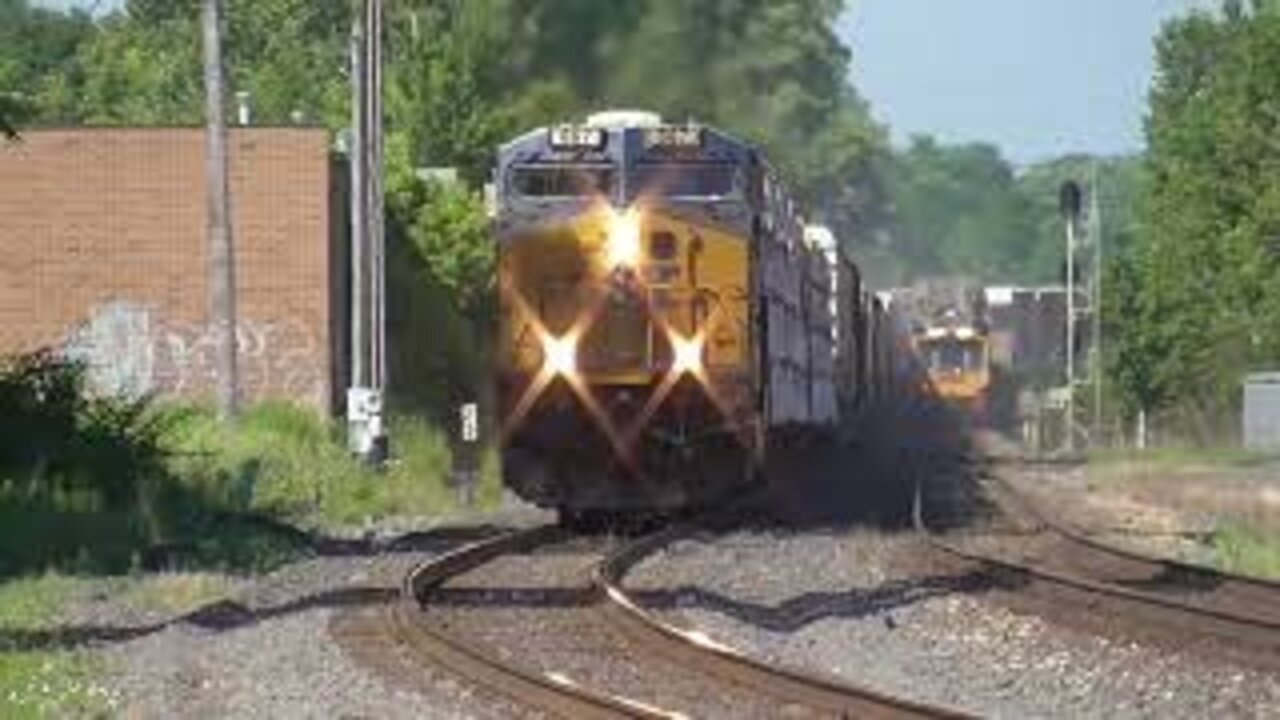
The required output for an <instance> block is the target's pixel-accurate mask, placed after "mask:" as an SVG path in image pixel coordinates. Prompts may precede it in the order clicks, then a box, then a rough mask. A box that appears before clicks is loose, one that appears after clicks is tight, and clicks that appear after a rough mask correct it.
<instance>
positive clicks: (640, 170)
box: [633, 162, 740, 198]
mask: <svg viewBox="0 0 1280 720" xmlns="http://www.w3.org/2000/svg"><path fill="white" fill-rule="evenodd" d="M634 177H635V179H634V181H633V184H634V185H635V186H636V187H637V188H639V191H640V193H641V194H645V195H656V196H661V197H688V198H712V197H727V196H732V195H736V194H737V193H738V189H739V187H740V183H739V182H738V177H739V174H738V169H737V167H735V166H733V165H728V164H724V163H715V164H713V163H670V162H668V163H645V164H641V165H637V166H636V169H635V175H634Z"/></svg>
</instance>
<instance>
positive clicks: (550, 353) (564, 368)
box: [542, 335, 578, 376]
mask: <svg viewBox="0 0 1280 720" xmlns="http://www.w3.org/2000/svg"><path fill="white" fill-rule="evenodd" d="M542 354H543V358H544V359H543V362H544V363H545V364H546V366H547V368H548V369H550V370H551V371H552V372H554V373H555V374H557V375H566V376H567V375H573V374H574V373H575V372H577V371H578V343H577V341H576V339H575V338H573V337H572V336H566V337H552V336H550V335H548V336H546V337H544V338H543V339H542Z"/></svg>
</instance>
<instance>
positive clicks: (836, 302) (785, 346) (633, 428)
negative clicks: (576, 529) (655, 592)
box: [495, 111, 889, 512]
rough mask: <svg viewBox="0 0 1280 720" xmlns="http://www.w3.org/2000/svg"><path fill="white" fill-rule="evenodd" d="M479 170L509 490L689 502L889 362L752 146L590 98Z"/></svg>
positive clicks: (555, 501)
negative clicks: (598, 108)
mask: <svg viewBox="0 0 1280 720" xmlns="http://www.w3.org/2000/svg"><path fill="white" fill-rule="evenodd" d="M495 179H496V187H497V221H496V232H497V241H498V243H499V253H498V257H499V262H498V268H499V271H498V272H499V286H500V292H501V314H500V318H501V319H500V327H499V334H500V338H499V339H500V342H499V358H498V397H499V401H500V417H501V423H502V456H503V468H504V469H503V475H504V482H505V483H506V485H507V486H508V487H510V488H512V489H513V490H515V491H516V492H517V493H518V494H519V495H521V496H522V497H524V498H526V499H528V500H530V501H533V502H535V503H537V504H540V505H543V506H547V507H555V508H558V509H560V510H562V511H567V512H584V511H593V510H625V509H671V508H681V507H689V506H696V505H702V504H706V503H709V502H712V501H715V500H717V499H721V498H723V497H724V496H725V495H726V494H728V493H730V492H732V491H733V490H734V488H735V487H737V486H739V485H740V484H742V483H744V482H747V481H749V480H750V479H751V478H753V477H756V476H757V475H758V472H759V469H760V468H761V467H762V465H763V463H764V460H765V457H766V455H767V454H768V453H769V452H770V451H771V448H773V447H775V446H776V445H777V444H778V443H781V442H786V441H787V438H789V437H792V436H794V435H795V434H797V433H799V434H812V433H818V432H824V431H830V430H831V429H832V428H834V426H835V425H836V423H837V422H838V421H839V419H840V417H841V416H842V414H848V413H849V412H852V411H853V410H854V409H855V408H856V407H858V406H859V405H861V404H862V403H864V402H865V401H866V400H867V398H868V396H869V395H870V391H871V388H872V387H874V386H875V385H876V383H877V382H880V381H881V379H886V378H887V377H888V374H887V372H886V370H885V366H886V365H887V363H888V362H889V361H888V360H887V359H886V355H885V347H887V346H888V345H887V343H883V342H877V340H876V332H877V331H876V328H881V330H880V331H879V332H881V333H883V332H884V329H885V328H887V327H888V323H887V322H886V321H884V320H883V318H882V317H881V316H878V315H876V314H875V313H873V312H872V309H873V307H874V301H872V300H871V298H870V296H869V295H867V294H866V293H864V291H863V289H862V283H861V279H860V276H859V274H858V269H857V267H856V266H855V265H854V264H853V263H852V262H851V261H850V260H849V259H848V258H847V256H846V255H845V254H844V253H843V252H841V251H840V250H839V248H838V247H836V243H835V242H834V240H831V239H828V240H827V241H826V242H825V243H824V242H822V241H820V240H821V238H819V240H818V241H815V239H814V237H815V236H814V234H813V233H810V237H809V238H806V232H805V228H804V227H803V225H802V223H801V221H800V218H799V215H798V213H797V211H796V207H795V204H794V202H793V201H792V199H791V198H790V197H789V195H788V193H787V191H786V189H785V188H784V186H783V185H782V184H781V183H780V182H779V179H778V176H777V174H776V173H775V172H774V171H773V170H772V169H771V167H770V166H769V165H768V163H767V162H766V161H765V159H764V158H763V156H762V155H761V154H760V153H759V151H758V150H757V149H756V148H754V147H753V146H751V145H750V144H748V143H745V142H742V141H740V140H738V139H736V138H733V137H732V136H730V135H728V134H726V133H723V132H721V131H718V130H716V129H714V128H710V127H704V126H699V125H694V124H675V125H673V124H665V123H663V122H662V121H661V120H660V119H659V118H657V117H656V116H654V115H652V114H650V113H643V112H634V111H615V112H609V113H600V114H597V115H594V116H592V117H591V118H590V119H588V121H587V122H586V123H584V124H580V125H562V126H556V127H550V128H539V129H537V130H534V131H532V132H529V133H526V134H525V135H522V136H521V137H519V138H516V139H515V140H513V141H511V142H510V143H508V144H507V145H505V146H504V147H503V148H502V149H501V150H500V152H499V157H498V164H497V172H496V178H495ZM819 235H821V234H819ZM829 235H830V234H829V233H827V234H826V237H828V238H829ZM884 381H885V382H887V379H886V380H884Z"/></svg>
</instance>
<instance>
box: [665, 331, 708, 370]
mask: <svg viewBox="0 0 1280 720" xmlns="http://www.w3.org/2000/svg"><path fill="white" fill-rule="evenodd" d="M671 353H672V358H671V369H672V371H674V372H676V373H678V374H680V375H683V374H685V373H694V374H695V375H696V374H698V373H700V372H701V371H702V338H701V337H696V338H691V339H690V338H682V337H679V336H678V335H672V336H671Z"/></svg>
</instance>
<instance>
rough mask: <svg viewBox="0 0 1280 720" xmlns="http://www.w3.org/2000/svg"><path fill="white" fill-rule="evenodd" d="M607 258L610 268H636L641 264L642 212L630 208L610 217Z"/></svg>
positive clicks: (606, 244) (606, 240)
mask: <svg viewBox="0 0 1280 720" xmlns="http://www.w3.org/2000/svg"><path fill="white" fill-rule="evenodd" d="M605 257H606V259H607V260H608V263H609V267H610V268H634V267H636V265H638V264H639V262H640V212H639V211H638V210H636V209H635V208H630V209H628V210H627V211H626V212H624V213H617V212H614V213H613V214H612V215H611V216H610V217H609V229H608V236H607V237H606V238H605Z"/></svg>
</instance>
